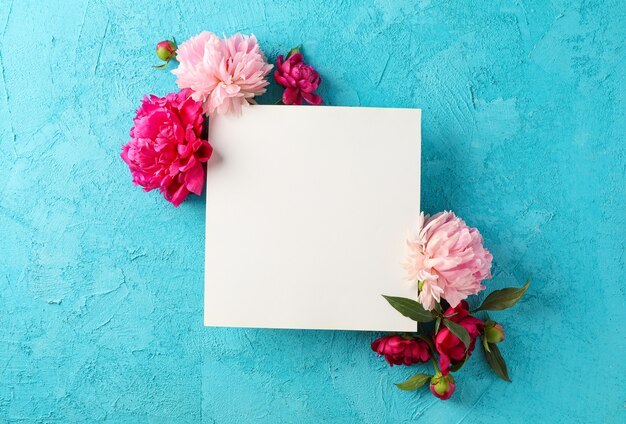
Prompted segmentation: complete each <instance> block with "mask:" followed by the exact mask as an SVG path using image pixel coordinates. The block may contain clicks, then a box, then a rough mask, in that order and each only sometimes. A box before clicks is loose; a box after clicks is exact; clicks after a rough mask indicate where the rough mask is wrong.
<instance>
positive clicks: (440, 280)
mask: <svg viewBox="0 0 626 424" xmlns="http://www.w3.org/2000/svg"><path fill="white" fill-rule="evenodd" d="M407 244H408V247H409V258H408V261H407V262H406V263H405V267H406V269H407V271H408V277H409V279H410V280H413V281H419V284H420V293H419V296H418V300H419V302H420V303H421V304H422V305H423V306H424V308H426V309H428V310H432V309H433V308H434V307H435V303H438V302H440V301H441V299H442V298H443V299H445V300H447V301H448V303H449V304H450V305H451V306H452V307H455V306H457V305H458V304H459V302H461V300H463V299H465V298H466V297H467V296H469V295H471V294H476V293H478V292H479V291H481V290H484V289H485V286H483V285H482V284H481V281H482V280H485V279H488V278H491V271H490V270H491V260H492V256H491V253H489V251H488V250H487V249H485V248H484V247H483V238H482V236H481V235H480V233H479V232H478V230H477V229H476V228H470V227H468V226H467V225H466V224H465V222H464V221H463V220H462V219H460V218H458V217H457V216H456V215H454V213H453V212H440V213H438V214H436V215H434V216H429V215H426V216H424V213H422V214H420V218H419V222H418V226H417V229H416V232H415V234H414V235H413V236H412V237H410V238H409V240H407Z"/></svg>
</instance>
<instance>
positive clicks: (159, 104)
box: [121, 90, 212, 207]
mask: <svg viewBox="0 0 626 424" xmlns="http://www.w3.org/2000/svg"><path fill="white" fill-rule="evenodd" d="M190 94H191V90H181V91H180V92H178V93H170V94H168V95H167V96H165V97H157V96H154V95H152V96H150V97H148V96H146V97H144V99H143V100H142V102H141V106H140V107H139V109H138V110H137V115H136V116H135V119H134V124H135V125H134V126H133V128H132V129H131V130H130V137H131V139H130V141H129V142H128V143H127V144H125V145H124V146H123V150H122V154H121V157H122V159H123V160H124V162H126V163H127V164H128V167H129V168H130V172H131V174H132V176H133V183H135V185H139V186H142V187H143V189H144V191H150V190H154V189H156V188H158V189H159V190H160V191H161V193H163V196H164V197H165V199H166V200H168V201H170V202H172V203H173V204H174V206H176V207H178V206H179V205H180V204H181V203H182V201H183V200H185V198H186V197H187V195H188V194H189V193H195V194H198V195H199V194H201V193H202V188H203V187H204V172H205V171H204V167H203V165H202V164H203V163H204V162H206V161H207V160H208V159H209V157H211V153H212V148H211V146H210V145H209V143H208V142H207V141H206V140H203V139H202V137H201V134H202V129H203V125H204V118H203V116H202V104H201V103H200V102H196V101H195V100H193V99H192V98H190V97H189V96H190Z"/></svg>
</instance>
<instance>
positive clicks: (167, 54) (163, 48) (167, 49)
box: [156, 40, 176, 62]
mask: <svg viewBox="0 0 626 424" xmlns="http://www.w3.org/2000/svg"><path fill="white" fill-rule="evenodd" d="M156 54H157V56H158V57H159V59H161V60H163V61H166V62H167V61H170V60H171V59H173V58H174V57H176V44H175V43H174V42H173V41H170V40H163V41H161V42H160V43H159V44H157V45H156Z"/></svg>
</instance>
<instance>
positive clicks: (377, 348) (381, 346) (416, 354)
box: [372, 335, 430, 367]
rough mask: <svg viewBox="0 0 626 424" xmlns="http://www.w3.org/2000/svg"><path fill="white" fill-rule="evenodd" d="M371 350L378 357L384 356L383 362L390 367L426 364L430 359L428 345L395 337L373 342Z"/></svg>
mask: <svg viewBox="0 0 626 424" xmlns="http://www.w3.org/2000/svg"><path fill="white" fill-rule="evenodd" d="M372 350H373V351H374V352H376V353H378V355H384V356H385V360H386V361H387V362H388V363H389V365H391V366H392V367H393V366H394V365H402V364H404V365H411V364H416V363H418V362H426V361H428V359H429V358H430V353H429V351H428V345H427V344H426V343H425V342H423V341H421V340H414V339H405V338H404V337H400V336H395V335H392V336H385V337H381V338H380V339H377V340H374V342H373V343H372Z"/></svg>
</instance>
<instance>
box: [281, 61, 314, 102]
mask: <svg viewBox="0 0 626 424" xmlns="http://www.w3.org/2000/svg"><path fill="white" fill-rule="evenodd" d="M274 79H275V80H276V82H277V83H278V84H280V85H281V86H283V87H285V92H284V93H283V103H284V104H286V105H301V104H302V99H303V98H304V100H306V101H307V102H308V103H310V104H312V105H319V104H320V103H322V98H321V97H320V96H318V95H317V94H315V93H314V91H315V90H317V87H318V86H319V85H320V82H321V81H322V80H321V78H320V75H319V74H318V73H317V71H316V70H315V69H313V67H312V66H309V65H307V64H306V63H304V62H303V61H302V54H301V53H300V52H296V53H294V54H292V55H291V56H289V57H288V58H287V60H284V59H283V55H282V54H281V55H280V56H278V61H277V62H276V71H274Z"/></svg>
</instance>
